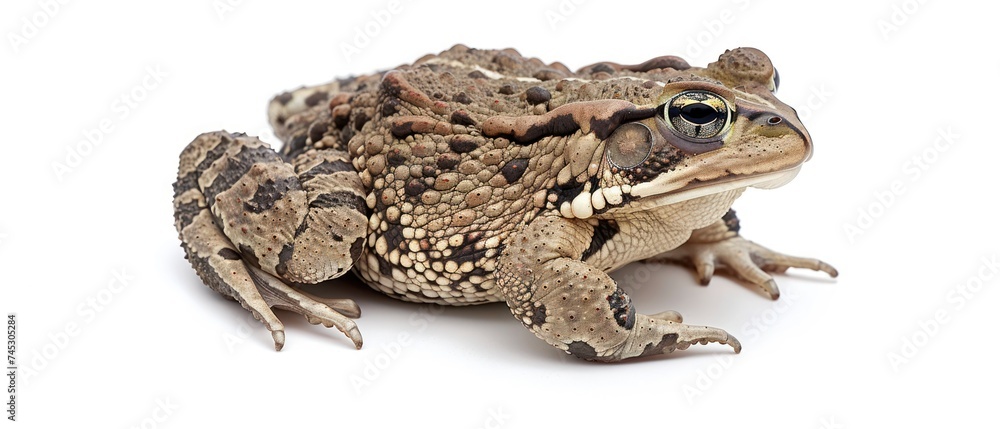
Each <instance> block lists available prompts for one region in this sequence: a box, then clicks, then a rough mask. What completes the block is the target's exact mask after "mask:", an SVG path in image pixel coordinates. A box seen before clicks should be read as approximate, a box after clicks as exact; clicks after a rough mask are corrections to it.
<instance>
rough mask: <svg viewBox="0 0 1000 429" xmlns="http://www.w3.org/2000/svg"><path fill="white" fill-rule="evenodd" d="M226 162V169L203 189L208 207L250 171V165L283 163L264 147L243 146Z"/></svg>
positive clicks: (276, 155)
mask: <svg viewBox="0 0 1000 429" xmlns="http://www.w3.org/2000/svg"><path fill="white" fill-rule="evenodd" d="M226 161H227V165H226V168H225V169H223V170H222V172H220V173H219V175H218V177H216V178H215V181H213V182H212V184H211V185H209V186H208V188H205V189H204V194H205V201H207V202H208V204H210V205H211V204H214V203H215V197H216V196H218V195H219V194H220V193H222V192H223V191H225V190H226V189H229V188H230V187H232V186H233V184H235V183H236V182H238V181H239V180H240V178H241V177H243V175H244V174H246V173H247V171H250V167H251V166H252V165H254V164H256V163H258V162H260V163H264V164H275V163H281V162H284V161H282V159H281V158H280V157H279V156H278V154H276V153H274V151H273V150H271V149H270V148H268V147H266V146H258V147H250V146H243V147H241V148H240V151H239V153H237V154H236V156H234V157H232V158H228V159H227V160H226Z"/></svg>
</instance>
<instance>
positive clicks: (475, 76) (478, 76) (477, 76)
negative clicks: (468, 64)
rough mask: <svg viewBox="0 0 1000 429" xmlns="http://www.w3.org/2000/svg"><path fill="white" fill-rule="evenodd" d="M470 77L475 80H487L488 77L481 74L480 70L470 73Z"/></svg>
mask: <svg viewBox="0 0 1000 429" xmlns="http://www.w3.org/2000/svg"><path fill="white" fill-rule="evenodd" d="M469 77H471V78H473V79H486V75H485V74H483V72H481V71H479V70H474V71H472V72H470V73H469Z"/></svg>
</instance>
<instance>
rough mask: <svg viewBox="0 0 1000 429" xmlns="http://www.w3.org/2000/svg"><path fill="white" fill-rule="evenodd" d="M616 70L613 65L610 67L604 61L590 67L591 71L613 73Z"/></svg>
mask: <svg viewBox="0 0 1000 429" xmlns="http://www.w3.org/2000/svg"><path fill="white" fill-rule="evenodd" d="M616 71H617V70H615V69H614V67H611V66H609V65H607V64H605V63H600V64H596V65H594V66H593V67H591V68H590V72H591V73H601V72H604V73H609V74H614V73H615V72H616Z"/></svg>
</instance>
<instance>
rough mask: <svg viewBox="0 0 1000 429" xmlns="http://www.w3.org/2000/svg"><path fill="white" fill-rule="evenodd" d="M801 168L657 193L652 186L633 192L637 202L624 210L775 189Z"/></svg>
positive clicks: (706, 182)
mask: <svg viewBox="0 0 1000 429" xmlns="http://www.w3.org/2000/svg"><path fill="white" fill-rule="evenodd" d="M800 168H801V165H798V166H795V167H793V168H789V169H786V170H780V171H775V172H771V173H765V174H755V175H752V176H729V177H726V178H724V179H717V180H711V181H704V182H696V183H689V184H687V185H685V186H683V187H680V188H672V189H663V188H661V189H656V187H655V186H653V184H649V185H650V186H647V187H640V186H635V187H633V188H632V196H633V197H637V198H635V199H634V200H632V202H631V203H630V204H629V205H628V206H627V207H628V208H629V209H630V210H635V209H639V210H647V209H653V208H657V207H663V206H667V205H670V204H675V203H679V202H682V201H687V200H692V199H695V198H700V197H704V196H708V195H714V194H719V193H723V192H727V191H731V190H734V189H740V188H748V187H752V188H760V189H774V188H777V187H779V186H782V185H784V184H786V183H788V182H790V181H791V180H792V179H794V178H795V176H796V175H797V174H799V169H800Z"/></svg>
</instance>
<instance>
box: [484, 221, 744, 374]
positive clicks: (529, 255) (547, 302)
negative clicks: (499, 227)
mask: <svg viewBox="0 0 1000 429" xmlns="http://www.w3.org/2000/svg"><path fill="white" fill-rule="evenodd" d="M592 235H593V227H592V226H590V225H589V224H588V223H586V222H584V221H579V220H572V219H565V218H561V217H556V216H543V217H539V218H536V219H535V220H533V221H532V222H531V223H530V224H528V225H527V226H526V227H525V229H524V230H522V231H521V232H519V233H517V234H515V235H514V236H513V237H512V238H511V240H510V242H509V243H508V244H507V247H506V248H505V249H504V251H503V253H502V255H501V257H500V267H499V269H498V270H497V273H496V282H497V286H498V287H499V288H500V291H501V293H503V296H504V297H505V298H506V301H507V305H508V306H510V309H511V312H512V313H513V314H514V317H516V318H517V319H518V320H520V321H521V323H523V324H524V325H525V327H527V328H528V329H529V330H531V332H533V333H534V334H535V335H536V336H538V337H539V338H541V339H543V340H545V341H546V342H548V343H549V344H551V345H553V346H555V347H556V348H559V349H561V350H565V351H567V352H569V353H571V354H573V355H575V356H577V357H580V358H583V359H587V360H596V361H619V360H622V359H627V358H632V357H637V356H648V355H654V354H663V353H669V352H672V351H674V350H675V349H681V350H683V349H686V348H687V347H688V346H690V345H691V344H695V343H701V344H707V343H708V342H717V343H722V344H728V345H730V346H732V347H733V349H735V350H736V352H739V351H740V343H739V341H737V340H736V338H734V337H733V336H732V335H729V334H728V333H727V332H726V331H723V330H721V329H717V328H710V327H706V326H692V325H686V324H683V323H680V317H679V315H678V314H677V313H675V312H664V313H659V314H656V315H645V314H637V313H636V312H635V308H634V307H633V306H632V303H631V300H630V298H629V296H628V295H627V294H625V292H624V291H623V290H622V289H621V288H620V287H618V285H617V283H615V281H614V280H613V279H611V277H609V276H608V275H607V274H606V273H605V272H604V271H602V270H601V269H599V268H598V267H594V266H591V265H589V264H587V263H585V262H583V261H581V260H580V259H581V256H582V255H583V252H584V250H586V249H587V246H588V244H589V242H590V237H591V236H592Z"/></svg>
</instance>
